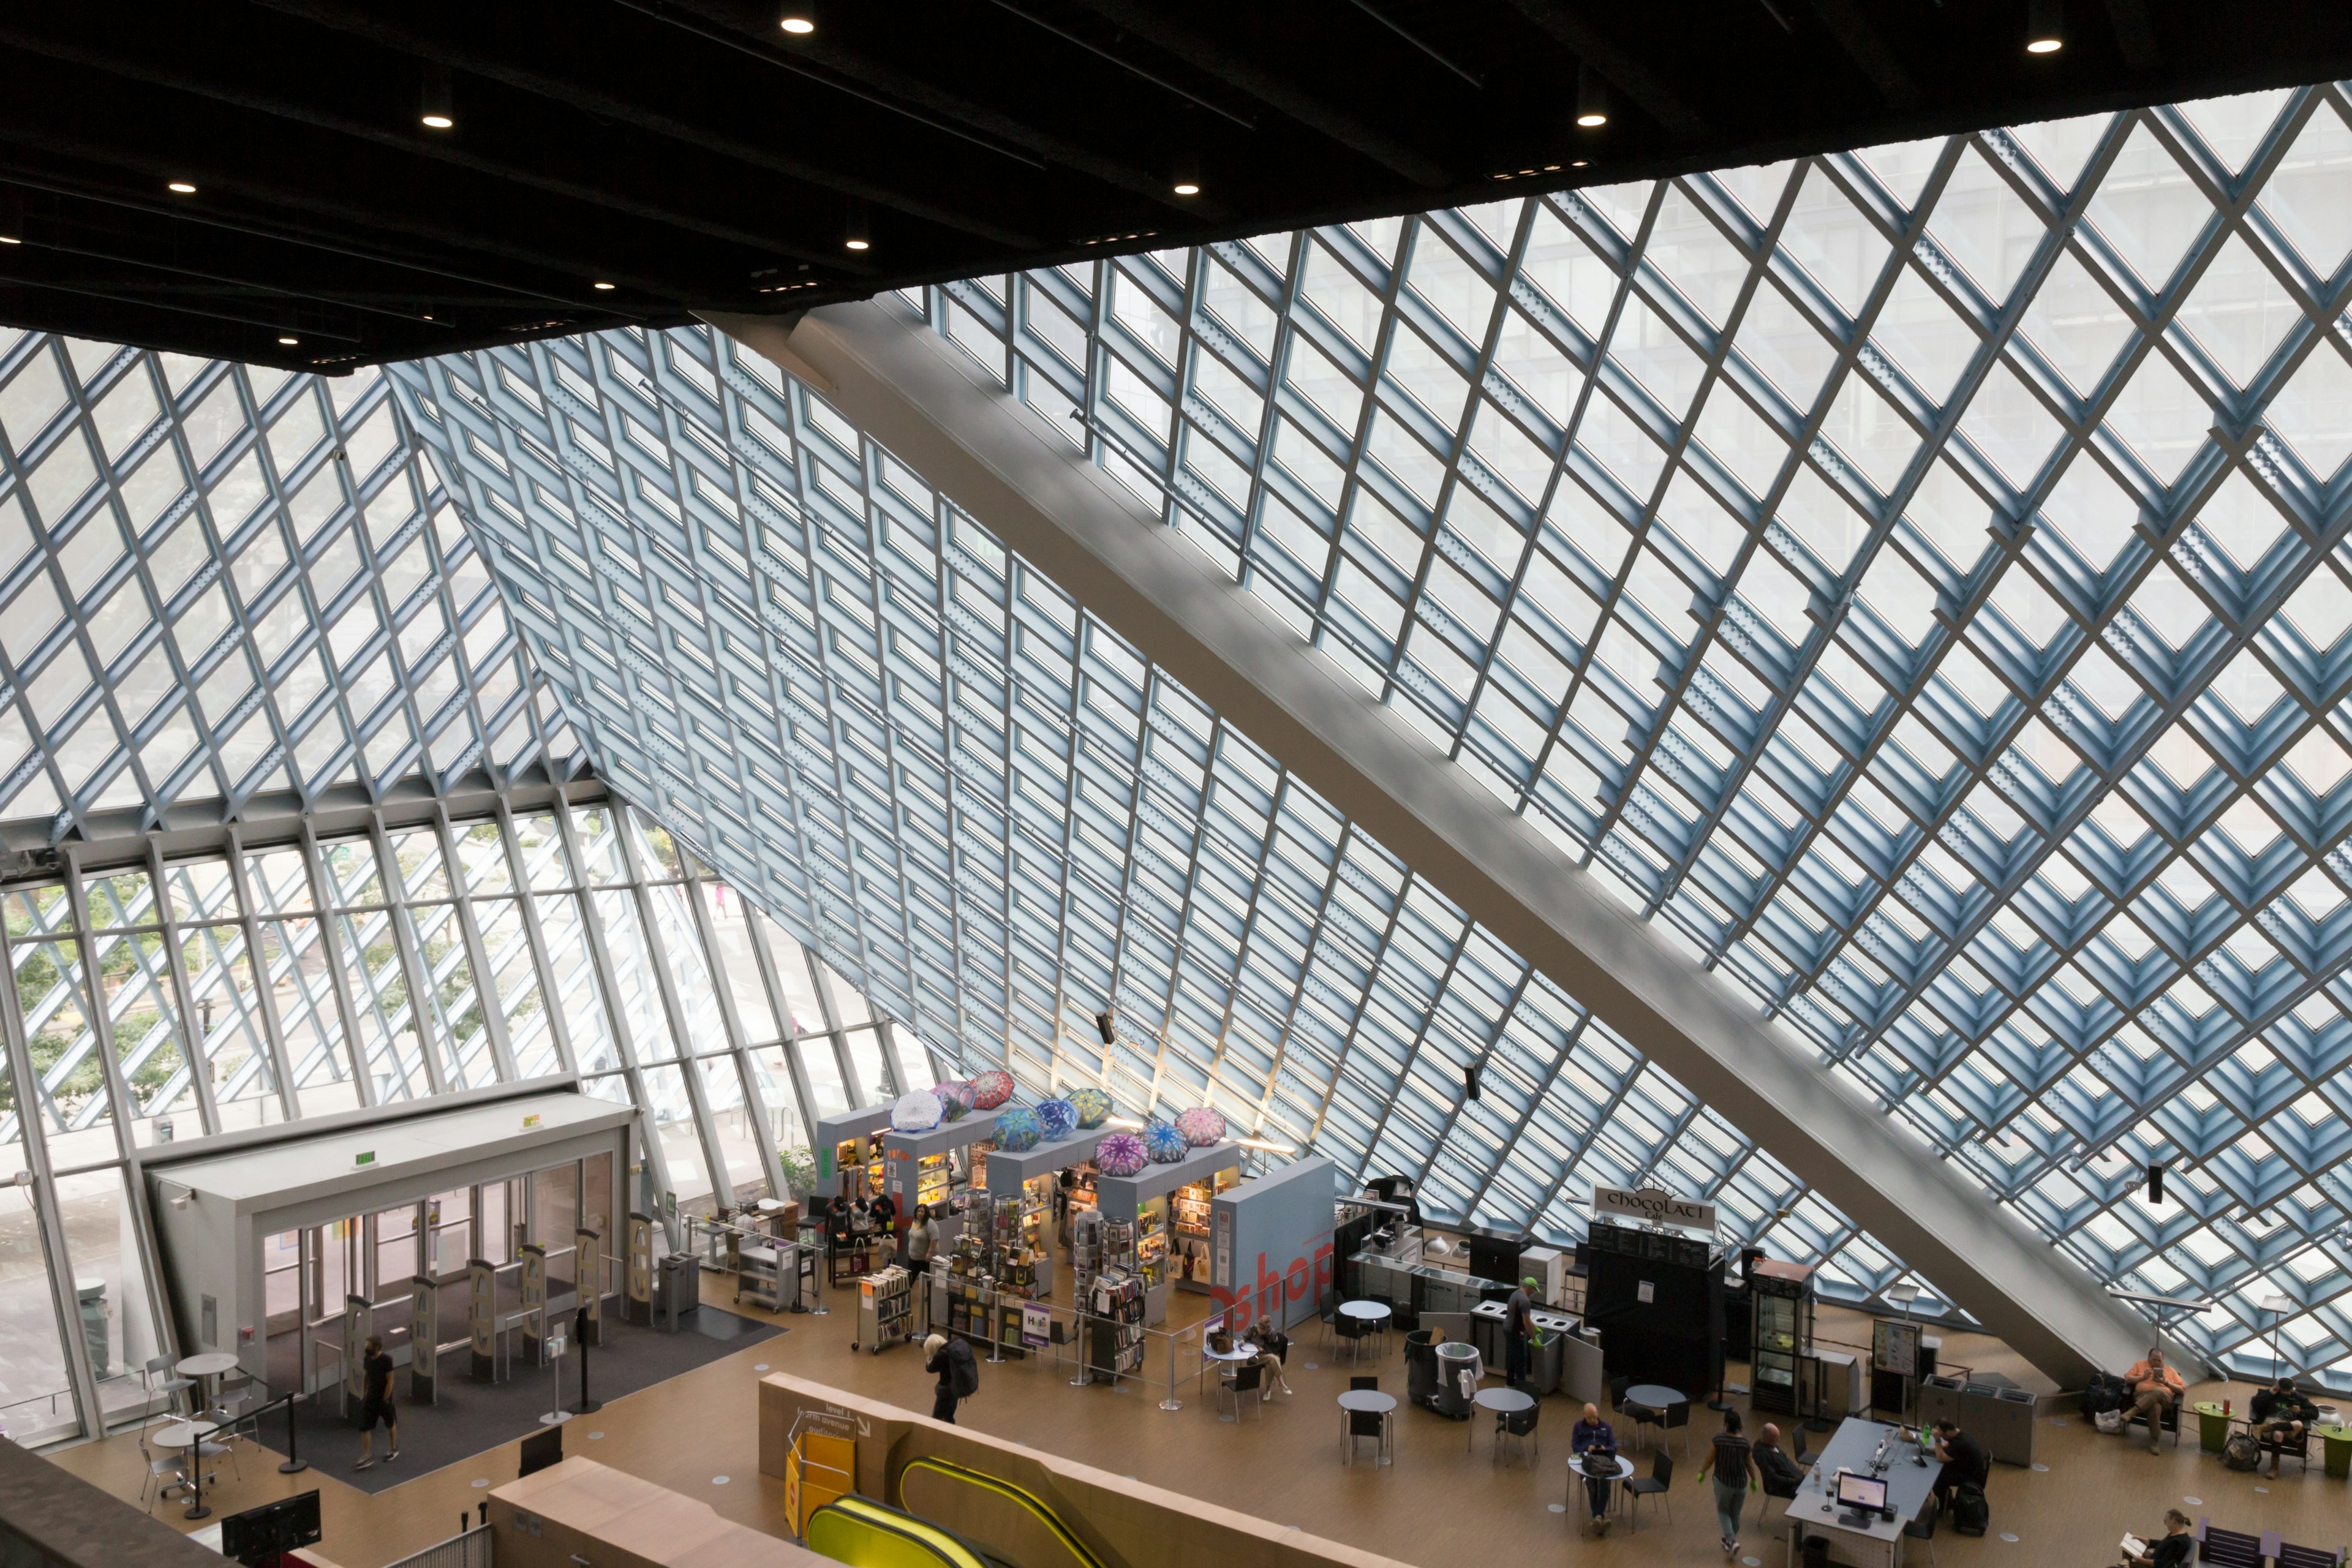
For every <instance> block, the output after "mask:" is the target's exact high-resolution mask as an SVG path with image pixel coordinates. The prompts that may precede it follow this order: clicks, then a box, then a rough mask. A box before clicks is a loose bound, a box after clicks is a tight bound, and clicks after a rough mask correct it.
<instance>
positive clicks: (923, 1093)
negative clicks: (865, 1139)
mask: <svg viewBox="0 0 2352 1568" xmlns="http://www.w3.org/2000/svg"><path fill="white" fill-rule="evenodd" d="M939 1124H940V1097H939V1096H938V1095H936V1094H933V1093H932V1092H931V1091H930V1090H929V1089H917V1090H915V1092H914V1093H912V1094H902V1095H900V1096H899V1097H898V1101H897V1102H896V1103H895V1104H893V1105H892V1106H891V1107H890V1125H891V1126H893V1127H895V1128H897V1129H898V1131H901V1132H929V1131H930V1130H931V1129H932V1128H934V1127H937V1126H938V1125H939Z"/></svg>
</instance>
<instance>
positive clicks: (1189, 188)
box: [1169, 147, 1201, 196]
mask: <svg viewBox="0 0 2352 1568" xmlns="http://www.w3.org/2000/svg"><path fill="white" fill-rule="evenodd" d="M1174 174H1175V177H1174V178H1173V179H1172V180H1171V182H1170V184H1169V188H1170V189H1171V190H1172V191H1174V192H1175V193H1176V194H1177V195H1180V196H1197V195H1200V194H1201V154H1200V153H1198V152H1196V151H1194V150H1193V149H1192V148H1190V147H1187V148H1185V149H1184V151H1182V152H1181V153H1177V154H1176V162H1175V170H1174Z"/></svg>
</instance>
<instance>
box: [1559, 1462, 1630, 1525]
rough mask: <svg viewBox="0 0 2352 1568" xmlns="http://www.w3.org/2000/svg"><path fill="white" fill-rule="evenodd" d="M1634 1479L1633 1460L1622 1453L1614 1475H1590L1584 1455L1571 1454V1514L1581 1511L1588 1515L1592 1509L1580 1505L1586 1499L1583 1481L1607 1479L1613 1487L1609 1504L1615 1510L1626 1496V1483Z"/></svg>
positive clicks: (1569, 1477)
mask: <svg viewBox="0 0 2352 1568" xmlns="http://www.w3.org/2000/svg"><path fill="white" fill-rule="evenodd" d="M1603 1479H1605V1480H1607V1481H1608V1482H1609V1484H1610V1486H1611V1488H1612V1490H1611V1492H1610V1493H1609V1506H1610V1507H1611V1508H1612V1510H1613V1509H1615V1508H1617V1507H1618V1506H1620V1505H1621V1504H1622V1501H1623V1500H1624V1497H1625V1483H1626V1482H1627V1481H1630V1480H1632V1479H1633V1460H1631V1459H1629V1458H1626V1457H1625V1456H1624V1455H1622V1454H1620V1455H1618V1456H1617V1474H1616V1475H1615V1476H1614V1477H1602V1476H1589V1475H1587V1474H1585V1473H1584V1456H1583V1455H1581V1454H1570V1456H1569V1457H1568V1511H1569V1512H1570V1513H1571V1514H1573V1513H1578V1512H1582V1513H1585V1514H1588V1515H1589V1514H1590V1513H1591V1511H1592V1510H1591V1509H1590V1508H1589V1507H1587V1508H1582V1509H1580V1508H1579V1505H1580V1503H1583V1502H1585V1500H1586V1499H1585V1496H1584V1488H1583V1486H1582V1484H1581V1483H1583V1482H1585V1481H1597V1480H1603Z"/></svg>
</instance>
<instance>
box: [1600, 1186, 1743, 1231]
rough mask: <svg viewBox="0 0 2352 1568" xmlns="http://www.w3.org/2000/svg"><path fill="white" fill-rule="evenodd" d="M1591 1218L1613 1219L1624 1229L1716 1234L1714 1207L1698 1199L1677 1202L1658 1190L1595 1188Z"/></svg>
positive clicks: (1677, 1199) (1671, 1196)
mask: <svg viewBox="0 0 2352 1568" xmlns="http://www.w3.org/2000/svg"><path fill="white" fill-rule="evenodd" d="M1592 1215H1593V1217H1594V1218H1595V1219H1613V1220H1616V1221H1618V1222H1620V1223H1621V1224H1624V1225H1670V1226H1674V1227H1675V1229H1676V1230H1703V1231H1706V1232H1707V1233H1708V1234H1709V1235H1712V1234H1714V1231H1715V1205H1713V1204H1708V1203H1701V1202H1700V1201H1699V1200H1698V1199H1696V1198H1678V1197H1675V1195H1674V1194H1671V1193H1665V1192H1661V1191H1660V1190H1659V1189H1657V1188H1656V1187H1643V1188H1641V1189H1639V1190H1638V1191H1637V1190H1634V1189H1632V1188H1627V1187H1595V1188H1593V1189H1592Z"/></svg>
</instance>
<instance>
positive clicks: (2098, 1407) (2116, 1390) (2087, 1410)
mask: <svg viewBox="0 0 2352 1568" xmlns="http://www.w3.org/2000/svg"><path fill="white" fill-rule="evenodd" d="M2123 1407H2124V1380H2123V1379H2122V1378H2119V1377H2116V1376H2115V1375H2114V1374H2112V1373H2104V1372H2103V1373H2098V1374H2097V1375H2095V1376H2094V1377H2093V1378H2092V1379H2091V1386H2090V1387H2088V1388H2086V1389H2084V1390H2083V1415H2084V1419H2086V1420H2092V1421H2095V1420H2097V1419H2098V1418H2099V1416H2100V1415H2102V1414H2104V1413H2105V1412H2106V1411H2109V1410H2121V1409H2122V1408H2123ZM2101 1430H2105V1428H2104V1427H2103V1428H2101Z"/></svg>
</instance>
